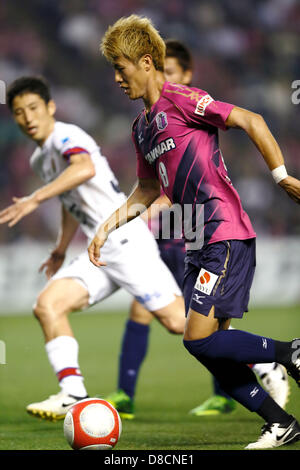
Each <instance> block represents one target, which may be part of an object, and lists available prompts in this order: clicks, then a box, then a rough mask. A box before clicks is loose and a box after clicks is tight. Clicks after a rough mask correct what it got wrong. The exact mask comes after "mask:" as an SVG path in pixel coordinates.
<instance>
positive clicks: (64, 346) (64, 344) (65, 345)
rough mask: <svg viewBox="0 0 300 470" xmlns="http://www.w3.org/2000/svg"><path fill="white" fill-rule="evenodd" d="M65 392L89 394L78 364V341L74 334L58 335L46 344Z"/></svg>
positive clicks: (82, 395)
mask: <svg viewBox="0 0 300 470" xmlns="http://www.w3.org/2000/svg"><path fill="white" fill-rule="evenodd" d="M45 349H46V353H47V355H48V359H49V362H50V364H51V366H52V367H53V370H54V372H55V374H56V375H57V378H58V380H59V385H60V387H61V389H62V391H63V392H65V393H67V394H69V395H74V396H76V397H85V396H87V391H86V389H85V386H84V384H83V377H82V375H81V372H80V369H79V364H78V350H79V347H78V343H77V341H76V339H75V338H73V337H72V336H58V337H57V338H54V339H52V340H51V341H49V342H48V343H46V345H45Z"/></svg>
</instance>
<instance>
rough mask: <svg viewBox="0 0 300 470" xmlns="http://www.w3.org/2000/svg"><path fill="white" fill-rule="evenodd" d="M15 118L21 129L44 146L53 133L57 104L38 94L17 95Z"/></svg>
mask: <svg viewBox="0 0 300 470" xmlns="http://www.w3.org/2000/svg"><path fill="white" fill-rule="evenodd" d="M12 111H13V116H14V119H15V121H16V123H17V124H18V126H19V127H20V129H21V130H22V131H23V132H24V134H26V135H27V136H28V137H30V138H31V139H32V140H34V141H35V142H37V143H38V144H39V145H42V144H43V143H44V142H45V140H46V139H47V137H48V136H49V135H50V134H51V132H52V131H53V126H54V119H53V116H54V113H55V104H54V102H53V101H52V100H51V101H49V103H45V101H44V100H43V99H42V98H41V97H40V96H39V95H37V94H36V93H23V94H22V95H17V96H16V97H15V98H14V99H13V103H12Z"/></svg>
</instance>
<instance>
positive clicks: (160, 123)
mask: <svg viewBox="0 0 300 470" xmlns="http://www.w3.org/2000/svg"><path fill="white" fill-rule="evenodd" d="M155 120H156V124H157V128H158V129H159V130H160V131H163V130H164V129H165V128H166V127H167V125H168V119H167V115H166V113H165V112H164V111H161V112H160V113H158V114H157V115H156V117H155Z"/></svg>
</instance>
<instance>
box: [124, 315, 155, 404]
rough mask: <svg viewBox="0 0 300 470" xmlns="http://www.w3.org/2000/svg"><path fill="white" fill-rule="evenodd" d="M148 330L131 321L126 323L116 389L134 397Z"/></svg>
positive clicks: (146, 344)
mask: <svg viewBox="0 0 300 470" xmlns="http://www.w3.org/2000/svg"><path fill="white" fill-rule="evenodd" d="M149 331H150V328H149V326H148V325H142V324H141V323H136V322H134V321H132V320H128V321H127V323H126V328H125V332H124V335H123V342H122V349H121V354H120V361H119V380H118V388H119V389H122V390H124V392H125V393H127V395H129V396H130V398H133V397H134V393H135V387H136V382H137V377H138V373H139V369H140V366H141V364H142V362H143V360H144V358H145V356H146V353H147V348H148V336H149Z"/></svg>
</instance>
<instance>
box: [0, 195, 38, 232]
mask: <svg viewBox="0 0 300 470" xmlns="http://www.w3.org/2000/svg"><path fill="white" fill-rule="evenodd" d="M13 202H14V204H12V205H11V206H8V207H7V208H6V209H3V210H2V211H1V212H0V224H5V223H6V222H8V226H9V227H13V226H14V225H16V223H17V222H19V220H21V219H23V217H25V215H28V214H30V213H31V212H33V211H34V210H35V209H36V208H37V207H38V206H39V203H38V201H37V200H36V198H35V197H34V196H33V195H31V196H27V197H20V198H19V197H13Z"/></svg>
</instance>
